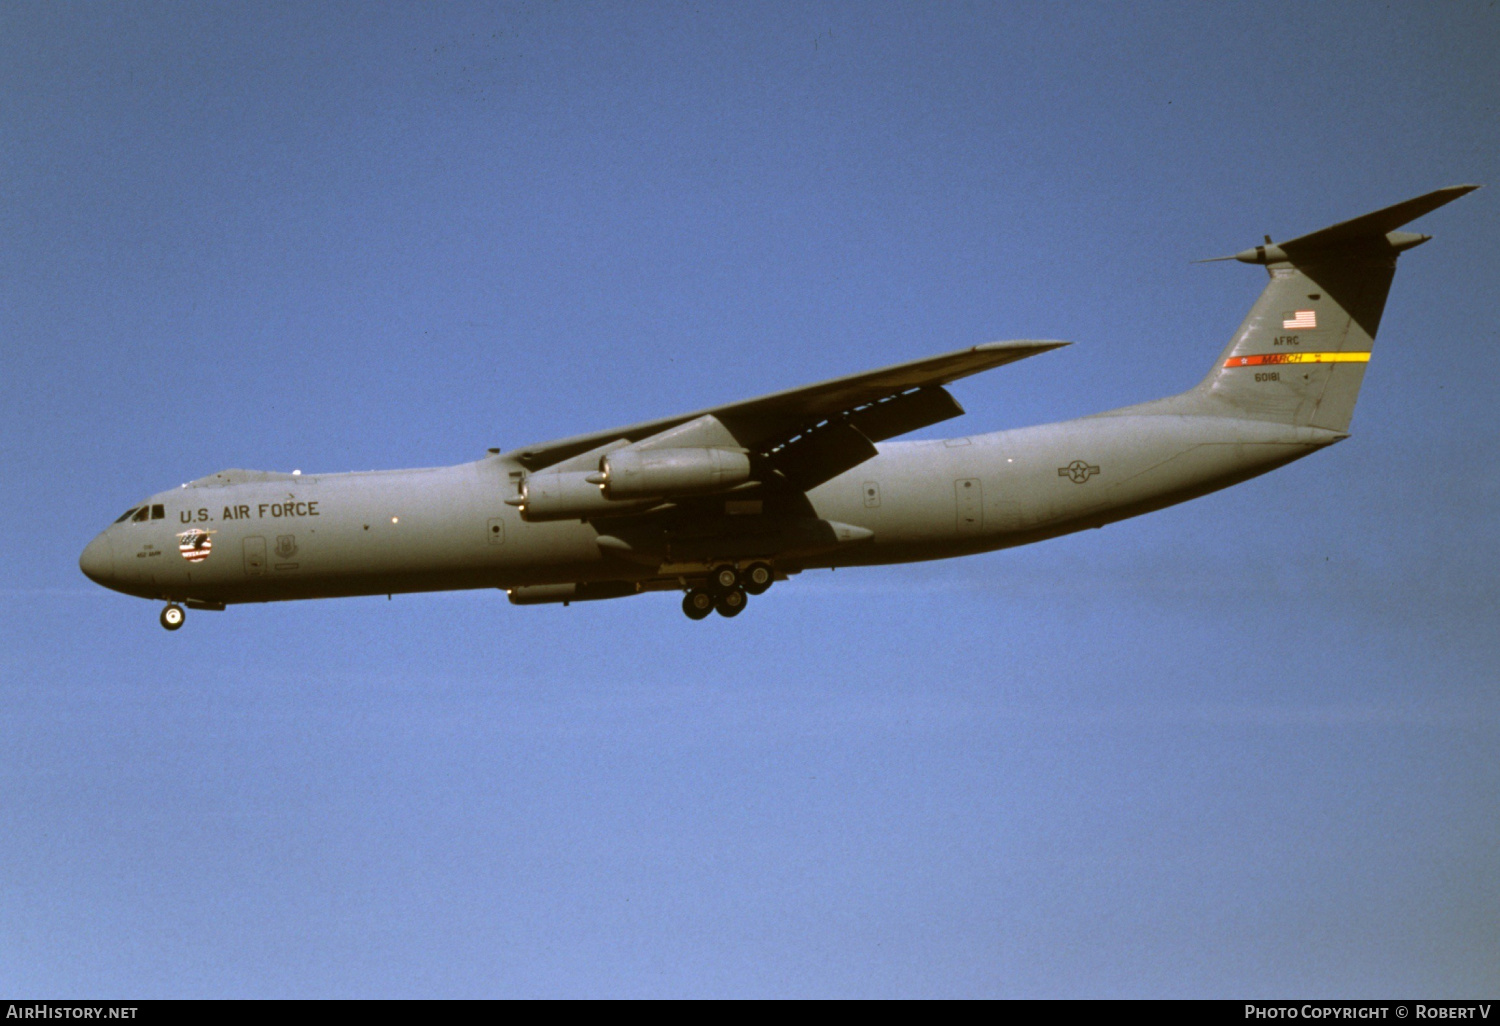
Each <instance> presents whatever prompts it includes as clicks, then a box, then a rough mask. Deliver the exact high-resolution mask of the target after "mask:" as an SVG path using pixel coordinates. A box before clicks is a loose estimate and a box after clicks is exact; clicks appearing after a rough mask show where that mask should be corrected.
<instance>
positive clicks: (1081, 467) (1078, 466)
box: [1057, 460, 1099, 484]
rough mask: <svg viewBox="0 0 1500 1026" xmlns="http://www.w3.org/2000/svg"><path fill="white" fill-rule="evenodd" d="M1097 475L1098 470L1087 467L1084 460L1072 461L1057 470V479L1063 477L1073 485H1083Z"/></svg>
mask: <svg viewBox="0 0 1500 1026" xmlns="http://www.w3.org/2000/svg"><path fill="white" fill-rule="evenodd" d="M1097 473H1099V468H1098V467H1091V466H1089V465H1088V462H1087V461H1085V460H1074V461H1073V462H1072V463H1069V464H1068V465H1067V466H1066V467H1058V468H1057V476H1058V477H1065V478H1067V479H1068V480H1069V481H1072V482H1073V483H1074V484H1084V483H1086V482H1087V481H1088V479H1089V478H1091V477H1093V476H1094V475H1095V474H1097Z"/></svg>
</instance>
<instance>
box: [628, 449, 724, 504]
mask: <svg viewBox="0 0 1500 1026" xmlns="http://www.w3.org/2000/svg"><path fill="white" fill-rule="evenodd" d="M599 477H600V480H601V484H602V487H603V489H604V494H605V495H606V496H608V497H609V498H610V499H613V500H621V499H644V498H648V497H655V498H664V497H670V496H674V495H691V494H693V493H696V492H714V491H719V490H720V489H723V488H732V487H734V486H735V485H737V484H741V483H743V482H745V481H748V480H750V457H749V456H748V455H746V454H745V453H743V452H737V451H736V450H734V449H720V448H713V447H708V446H698V447H694V448H686V449H644V450H643V449H622V450H620V451H618V452H612V453H610V454H609V455H607V456H605V457H604V458H603V459H601V460H600V461H599Z"/></svg>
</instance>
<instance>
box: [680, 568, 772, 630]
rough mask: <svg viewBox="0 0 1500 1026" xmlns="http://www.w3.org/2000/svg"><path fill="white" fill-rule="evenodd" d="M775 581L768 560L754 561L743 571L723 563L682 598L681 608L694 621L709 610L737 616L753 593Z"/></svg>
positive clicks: (727, 615)
mask: <svg viewBox="0 0 1500 1026" xmlns="http://www.w3.org/2000/svg"><path fill="white" fill-rule="evenodd" d="M775 580H776V573H775V571H773V570H772V569H771V566H770V564H768V563H751V564H750V565H749V566H747V567H745V568H744V569H743V570H742V569H740V568H739V567H737V566H735V565H733V564H731V563H724V564H721V565H719V566H716V567H714V568H713V570H711V571H710V572H709V575H708V580H707V581H706V582H705V583H704V584H703V585H701V586H700V587H696V588H691V589H689V590H688V593H687V594H686V595H684V596H683V598H682V611H683V612H684V613H686V614H687V615H688V618H689V619H691V620H702V619H704V618H705V617H707V616H708V614H709V613H713V612H717V613H718V614H719V615H720V616H722V617H726V618H729V617H735V616H739V615H740V613H742V612H744V610H745V605H746V603H747V602H748V601H749V597H748V596H750V595H760V594H763V593H764V592H765V591H766V589H767V588H769V587H770V586H771V585H772V583H773V582H774V581H775Z"/></svg>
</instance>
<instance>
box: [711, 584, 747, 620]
mask: <svg viewBox="0 0 1500 1026" xmlns="http://www.w3.org/2000/svg"><path fill="white" fill-rule="evenodd" d="M714 608H715V609H717V610H718V611H719V615H720V616H724V617H733V616H739V615H740V613H742V612H744V610H745V593H744V592H743V591H741V590H740V589H739V588H735V589H734V590H733V591H726V592H725V593H724V594H722V595H720V596H719V600H718V601H717V602H715V603H714Z"/></svg>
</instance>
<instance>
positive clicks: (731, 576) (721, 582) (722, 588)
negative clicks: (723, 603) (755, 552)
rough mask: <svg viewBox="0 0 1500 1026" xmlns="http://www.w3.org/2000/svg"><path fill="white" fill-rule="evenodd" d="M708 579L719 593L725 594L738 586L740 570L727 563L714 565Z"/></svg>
mask: <svg viewBox="0 0 1500 1026" xmlns="http://www.w3.org/2000/svg"><path fill="white" fill-rule="evenodd" d="M708 579H709V582H710V583H711V584H712V585H713V587H714V590H715V591H717V592H719V593H720V594H721V595H727V594H729V593H730V592H731V591H734V590H735V589H736V588H738V587H739V586H740V572H739V571H738V570H736V569H735V568H734V567H733V566H731V565H730V564H728V563H725V564H724V565H723V566H716V567H714V569H713V573H711V574H709V575H708Z"/></svg>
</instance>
